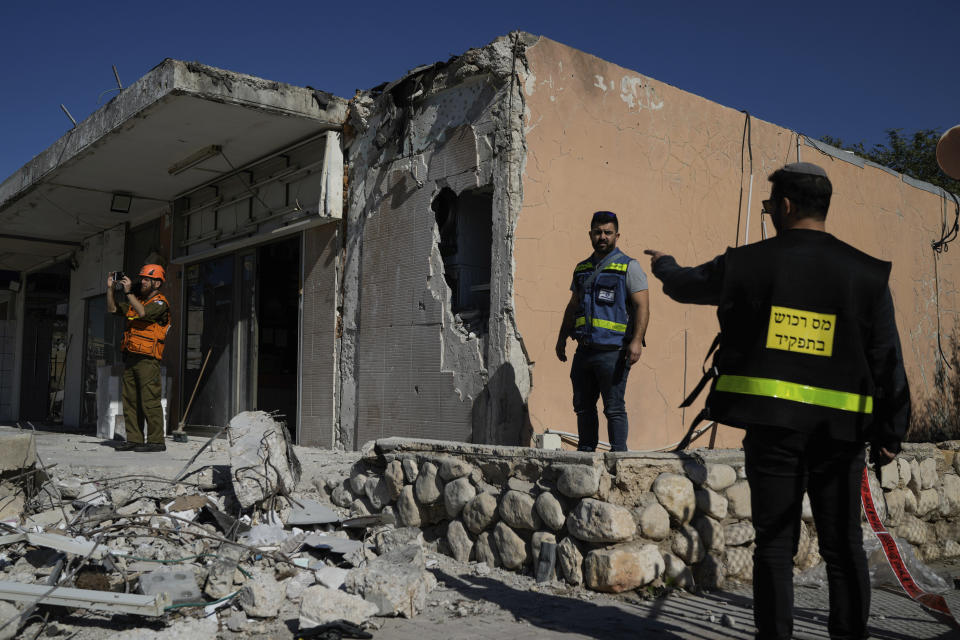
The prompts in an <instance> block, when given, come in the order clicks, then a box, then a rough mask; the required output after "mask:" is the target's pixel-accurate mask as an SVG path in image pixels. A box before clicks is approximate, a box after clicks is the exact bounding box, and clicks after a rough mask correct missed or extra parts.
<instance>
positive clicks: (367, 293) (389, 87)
mask: <svg viewBox="0 0 960 640" xmlns="http://www.w3.org/2000/svg"><path fill="white" fill-rule="evenodd" d="M797 160H803V161H812V162H817V163H819V164H821V165H822V166H824V167H825V168H826V169H827V171H828V173H829V175H830V177H831V180H832V181H833V183H834V188H835V195H834V200H833V206H832V211H831V216H830V219H829V228H830V230H831V232H832V233H834V234H835V235H836V236H838V237H839V238H841V239H843V240H846V241H848V242H850V243H851V244H854V245H855V246H857V247H859V248H861V249H863V250H864V251H867V252H869V253H871V254H873V255H876V256H878V257H881V258H883V259H886V260H892V261H893V264H894V268H893V273H892V276H891V289H892V291H893V297H894V301H895V304H896V308H897V314H898V324H899V326H900V329H901V334H902V336H901V337H902V340H903V344H904V356H905V360H906V364H907V371H908V375H909V376H910V378H911V380H913V381H914V384H913V389H914V393H915V394H918V397H917V399H921V398H922V397H923V394H924V393H926V392H927V391H925V390H928V389H930V388H932V383H933V380H934V378H935V377H936V375H937V372H938V371H940V370H942V367H943V366H944V363H943V359H942V357H941V347H940V345H946V344H948V342H949V340H948V334H949V332H950V330H951V329H952V327H953V324H954V323H955V322H956V320H957V312H958V310H960V299H958V297H957V289H958V276H960V264H958V263H957V258H956V256H955V252H954V253H949V252H944V253H937V252H934V251H931V249H930V246H931V241H934V240H936V239H937V238H938V237H939V234H940V229H941V223H942V221H943V220H945V219H948V218H949V220H952V215H953V200H952V199H950V198H949V196H948V194H946V193H945V192H943V191H942V190H940V189H939V188H938V187H933V186H931V185H929V184H926V183H922V182H918V181H915V180H912V179H911V178H908V177H906V176H902V175H900V174H897V173H895V172H892V171H890V170H889V169H886V168H884V167H881V166H878V165H875V164H873V163H870V162H866V161H864V160H863V159H861V158H858V157H856V156H855V155H853V154H850V153H847V152H844V151H840V150H838V149H834V148H831V147H828V146H826V145H824V144H823V143H820V142H818V141H815V140H811V139H809V138H807V137H806V136H804V135H803V134H802V133H798V132H794V131H790V130H788V129H785V128H783V127H779V126H777V125H774V124H771V123H768V122H764V121H761V120H758V119H756V118H752V117H751V116H750V115H749V114H745V113H744V112H740V111H737V110H734V109H731V108H728V107H724V106H722V105H718V104H716V103H713V102H710V101H709V100H706V99H704V98H701V97H698V96H696V95H693V94H690V93H688V92H685V91H682V90H680V89H677V88H675V87H672V86H670V85H668V84H664V83H662V82H660V81H657V80H654V79H652V78H649V77H646V76H644V75H642V74H641V73H639V72H636V71H631V70H628V69H624V68H622V67H619V66H617V65H615V64H613V63H610V62H606V61H603V60H600V59H598V58H596V57H594V56H591V55H589V54H586V53H583V52H580V51H577V50H575V49H572V48H570V47H567V46H564V45H562V44H560V43H557V42H554V41H551V40H549V39H547V38H543V37H538V36H532V35H530V34H525V33H513V34H510V35H509V36H504V37H502V38H498V39H497V40H496V41H494V42H493V43H491V44H490V45H488V46H486V47H483V48H479V49H474V50H470V51H468V52H467V53H465V54H463V55H461V56H459V57H456V58H453V59H451V60H449V61H446V62H441V63H436V64H433V65H429V66H424V67H419V68H417V69H414V70H412V71H411V72H410V73H408V74H407V75H406V76H404V77H402V78H399V79H397V80H394V81H392V82H389V83H386V84H384V85H381V86H379V87H376V88H373V89H370V90H368V91H361V92H358V94H357V95H356V96H354V97H353V98H352V99H350V100H346V99H343V98H339V97H336V96H332V95H329V94H326V93H323V92H319V91H314V90H312V89H307V88H300V87H293V86H289V85H285V84H282V83H276V82H270V81H267V80H262V79H259V78H253V77H250V76H245V75H242V74H238V73H234V72H228V71H222V70H219V69H213V68H211V67H206V66H203V65H199V64H196V63H184V62H179V61H174V60H166V61H164V62H163V63H161V64H160V65H158V66H157V67H156V68H154V69H153V70H151V71H150V72H149V73H148V74H147V75H145V76H144V77H143V78H141V79H140V80H138V81H137V82H136V83H134V84H133V85H131V86H129V87H127V88H126V89H124V90H123V91H122V92H120V93H119V94H118V95H117V96H116V97H115V98H114V99H113V100H111V101H110V102H109V103H108V104H107V105H105V106H104V107H102V108H101V109H100V110H98V111H97V112H95V113H94V114H93V115H91V116H90V117H89V118H87V119H86V120H84V121H83V122H81V123H80V124H78V125H77V126H76V127H75V128H74V129H71V130H70V131H68V132H67V133H66V134H65V135H64V136H63V137H62V138H61V139H60V140H58V141H57V142H56V143H55V144H54V145H53V146H51V147H50V148H49V149H47V150H46V151H44V152H43V153H41V154H40V155H38V156H37V157H36V158H34V159H33V160H32V161H31V162H29V163H28V164H26V165H25V166H24V167H23V168H22V169H20V170H19V171H18V172H17V173H15V174H14V175H12V176H10V177H9V178H7V179H6V180H5V181H4V182H3V183H2V184H0V225H2V233H0V289H2V291H0V374H2V379H0V420H7V421H15V420H31V421H34V422H38V421H39V422H53V423H62V424H63V425H65V426H67V427H72V428H80V429H86V430H89V431H93V430H98V431H99V432H100V433H102V434H103V435H104V436H109V435H112V434H113V433H114V432H115V431H117V430H122V427H121V424H120V423H122V416H120V415H118V413H119V407H118V405H119V402H118V400H119V393H118V388H117V384H118V383H117V376H118V374H119V371H120V368H119V351H118V344H119V333H120V331H121V329H122V328H121V326H120V324H119V321H118V320H117V319H115V318H111V317H107V316H106V313H105V309H106V304H105V292H104V285H105V280H106V275H107V273H108V272H110V271H117V270H122V271H125V272H127V273H135V272H136V271H137V269H138V267H139V265H140V264H142V263H143V262H144V261H145V259H146V257H147V256H148V255H151V254H154V253H159V254H160V255H161V256H162V257H163V259H164V260H165V261H166V262H167V264H168V271H167V273H168V277H167V284H166V288H165V290H164V293H165V295H166V296H167V297H168V298H169V299H170V302H171V306H172V308H173V310H174V313H175V316H174V328H173V329H172V331H171V334H170V338H169V341H168V346H167V355H166V357H165V360H164V365H165V370H166V375H165V380H166V387H165V397H166V402H167V424H168V429H170V428H172V427H173V426H175V425H176V424H177V422H178V421H179V420H180V419H181V417H182V416H183V413H184V411H185V409H186V407H187V404H188V402H189V399H190V397H191V395H192V391H193V389H194V388H195V387H196V389H197V392H196V398H195V400H194V402H193V405H192V407H191V409H190V413H189V415H187V416H186V424H187V426H188V429H192V430H195V431H202V430H204V429H209V428H210V427H220V426H223V425H225V424H227V422H228V421H229V420H230V418H231V417H232V416H233V415H235V414H236V413H238V412H240V411H244V410H253V409H260V410H265V411H272V412H276V413H278V414H280V415H282V416H283V417H284V419H285V421H286V424H287V428H288V429H289V431H290V435H291V436H292V438H293V439H294V440H295V441H296V442H297V443H298V444H301V445H308V446H319V447H328V448H329V447H343V448H346V449H355V448H358V447H359V446H360V445H361V444H362V443H364V442H366V441H369V440H373V439H377V438H382V437H387V436H407V437H415V438H438V439H447V440H458V441H468V442H474V443H496V444H527V443H529V442H530V441H531V439H532V438H533V436H534V435H535V434H539V433H544V432H546V431H547V430H554V431H560V432H568V433H575V432H576V428H575V418H574V414H573V411H572V406H571V401H570V396H571V393H570V382H569V379H568V374H569V364H563V363H560V362H559V361H557V359H556V356H555V355H554V343H555V340H556V335H557V330H558V328H559V324H560V320H561V316H562V312H563V307H564V305H565V302H566V300H567V299H568V298H569V284H570V276H571V273H572V269H573V266H574V264H575V263H576V262H577V261H579V260H581V259H582V258H584V257H585V256H586V255H587V254H589V252H590V249H589V244H588V241H587V234H586V231H587V227H588V221H589V215H590V214H591V213H592V212H593V211H595V210H598V209H606V210H612V211H616V212H617V213H618V215H619V216H620V230H621V234H622V238H621V243H620V246H621V248H623V250H624V251H625V252H626V253H627V254H628V255H631V256H633V257H635V258H636V257H640V256H642V251H643V249H645V248H655V249H659V250H662V251H667V252H671V253H673V254H674V255H675V256H676V257H677V259H678V260H679V261H680V262H681V263H685V264H698V263H700V262H703V261H706V260H708V259H710V258H712V257H713V256H715V255H717V254H718V253H721V252H723V251H724V250H725V249H726V247H727V246H734V245H738V244H744V243H748V242H752V241H756V240H759V239H761V237H763V234H764V232H765V230H764V228H763V227H762V222H761V220H760V218H761V216H759V214H758V211H759V206H760V200H761V199H762V197H763V195H764V194H765V193H766V190H767V188H768V187H767V182H766V177H767V175H768V174H769V173H771V172H772V171H773V170H775V169H776V168H778V167H780V166H782V165H783V164H784V163H785V162H791V161H797ZM751 213H752V216H751ZM770 232H771V233H772V229H771V230H770ZM644 267H645V268H646V263H644ZM651 307H652V312H651V323H650V327H649V330H648V333H647V345H648V346H647V348H646V349H645V350H644V353H643V357H642V359H641V366H639V367H637V368H635V370H634V372H633V374H632V375H631V377H630V383H629V388H628V392H627V409H628V411H629V414H630V417H631V422H632V428H631V431H630V439H629V445H630V447H631V448H634V449H651V448H659V447H665V446H668V445H670V444H672V443H675V442H676V441H677V440H679V439H680V436H681V435H682V433H683V431H684V428H685V425H684V421H685V420H686V419H688V418H689V417H691V416H687V415H685V413H684V412H683V411H682V410H681V409H679V408H678V405H679V403H680V401H681V399H682V397H683V395H684V392H685V391H686V390H689V389H690V388H692V386H693V385H694V384H695V383H696V381H697V380H698V379H699V376H700V373H699V371H698V370H697V368H698V367H699V365H700V362H701V361H702V359H703V354H704V353H705V352H706V349H707V346H708V345H709V343H710V341H711V340H712V338H713V336H714V334H715V332H716V319H715V314H714V311H713V310H712V309H709V308H692V307H689V306H681V305H677V304H673V303H671V302H669V301H668V300H667V299H666V298H665V297H664V296H662V295H661V294H660V292H659V286H658V285H657V284H656V283H653V286H652V292H651ZM208 358H209V360H208ZM205 363H207V365H206V368H205V367H204V364H205ZM201 372H203V375H202V376H201ZM198 380H199V383H198ZM738 442H739V432H737V431H733V430H728V429H720V430H719V431H718V432H717V433H716V434H715V440H714V443H715V444H717V445H719V446H723V445H734V444H737V443H738Z"/></svg>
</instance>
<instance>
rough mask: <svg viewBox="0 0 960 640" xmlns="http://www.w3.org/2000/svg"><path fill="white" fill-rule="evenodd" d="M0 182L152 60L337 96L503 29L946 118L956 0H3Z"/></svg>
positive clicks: (815, 102)
mask: <svg viewBox="0 0 960 640" xmlns="http://www.w3.org/2000/svg"><path fill="white" fill-rule="evenodd" d="M0 25H2V26H3V36H2V37H0V60H3V62H4V69H3V71H2V72H0V73H2V75H0V79H2V83H0V86H2V89H0V181H2V180H3V179H5V178H6V177H7V176H9V175H10V174H12V173H13V172H14V171H16V170H17V169H18V168H19V167H20V166H22V165H23V164H24V163H26V162H28V161H29V160H30V159H31V158H32V157H33V156H35V155H36V154H38V153H40V152H41V151H43V150H44V149H45V148H47V147H48V146H49V145H50V144H52V143H53V142H54V141H56V140H57V138H59V137H60V136H62V135H63V134H64V133H65V132H66V131H67V130H68V129H69V127H70V122H69V121H68V120H67V118H66V116H64V115H63V113H62V112H61V111H60V103H61V102H62V103H64V104H65V105H66V106H67V108H68V109H69V110H70V111H71V113H72V114H73V116H74V117H75V118H76V119H77V120H78V121H79V120H82V119H83V118H85V117H87V116H88V115H90V114H91V113H92V112H94V111H95V110H96V109H97V101H98V98H99V99H100V104H101V105H102V104H103V103H104V102H106V101H107V100H109V99H110V97H111V96H112V95H113V94H111V93H108V94H106V95H104V96H102V97H101V96H100V94H101V92H103V91H105V90H108V89H110V88H111V87H114V86H115V84H114V79H113V72H112V71H111V69H110V65H111V64H115V65H117V68H118V70H119V73H120V79H121V80H122V81H123V83H124V85H127V84H130V83H132V82H133V81H135V80H136V79H137V78H139V77H140V76H142V75H143V74H144V73H146V72H147V71H149V70H150V69H151V68H152V67H153V66H155V65H156V64H158V63H159V62H160V61H161V60H163V59H164V58H167V57H170V58H179V59H183V60H197V61H199V62H203V63H205V64H209V65H213V66H217V67H221V68H226V69H230V70H233V71H240V72H244V73H249V74H252V75H257V76H261V77H264V78H268V79H271V80H280V81H284V82H289V83H292V84H297V85H310V86H313V87H316V88H319V89H324V90H327V91H331V92H333V93H336V94H338V95H340V96H343V97H347V98H349V97H350V96H352V95H353V93H354V90H355V89H358V88H369V87H372V86H375V85H377V84H379V83H381V82H384V81H389V80H393V79H395V78H397V77H398V76H400V75H402V74H403V73H404V72H405V71H407V70H408V69H410V68H413V67H416V66H418V65H421V64H425V63H431V62H435V61H437V60H445V59H447V58H448V57H450V56H451V55H457V54H460V53H462V52H464V51H466V50H467V49H469V48H471V47H477V46H482V45H484V44H486V43H488V42H489V41H491V40H493V39H494V38H496V37H497V36H498V35H503V34H506V33H508V32H510V31H512V30H514V29H523V30H525V31H529V32H531V33H534V34H538V35H544V36H547V37H549V38H552V39H554V40H557V41H560V42H563V43H564V44H567V45H570V46H573V47H576V48H578V49H581V50H584V51H587V52H589V53H592V54H594V55H597V56H599V57H601V58H604V59H606V60H610V61H612V62H615V63H617V64H620V65H622V66H624V67H627V68H629V69H632V70H635V71H638V72H640V73H641V74H643V75H646V76H649V77H652V78H654V79H656V80H658V81H661V82H665V83H668V84H671V85H674V86H676V87H679V88H681V89H684V90H687V91H690V92H692V93H696V94H698V95H701V96H704V97H706V98H709V99H711V100H714V101H716V102H719V103H721V104H724V105H726V106H729V107H732V108H736V109H747V110H749V111H750V112H751V113H752V114H753V115H755V116H756V117H758V118H761V119H764V120H768V121H771V122H774V123H776V124H779V125H782V126H785V127H789V128H791V129H794V130H799V131H801V132H802V133H804V134H806V135H809V136H811V137H820V136H822V135H824V134H829V135H833V136H836V137H840V138H842V139H844V140H845V141H850V142H856V141H863V142H866V143H867V144H868V145H871V144H873V143H877V142H883V141H884V140H885V135H884V131H885V130H886V129H888V128H893V127H902V128H904V129H906V130H907V131H912V130H915V129H921V128H938V129H941V130H942V129H945V128H948V127H951V126H953V125H955V124H958V123H960V82H957V80H956V78H957V77H958V70H957V66H956V65H957V61H958V59H960V55H958V52H957V49H956V46H955V42H956V32H957V27H958V25H960V2H957V1H956V0H938V1H932V0H916V1H914V2H909V3H907V2H898V3H894V2H889V1H888V0H877V1H874V2H860V1H847V0H834V1H833V2H820V1H819V0H817V1H812V2H797V1H794V2H790V3H785V2H773V1H770V0H768V1H767V2H753V1H749V2H736V0H734V1H728V2H716V1H714V2H705V1H684V0H674V1H673V2H663V1H662V0H661V1H658V2H639V1H636V2H613V1H609V0H591V1H590V2H568V1H565V0H555V1H553V2H523V1H522V0H516V1H514V2H509V1H506V2H504V1H500V0H487V1H485V2H472V3H464V2H453V1H451V2H434V1H432V0H423V1H420V2H415V3H401V2H381V1H380V0H376V1H369V2H363V1H361V0H352V1H350V2H335V3H334V2H329V1H328V2H317V1H314V2H281V1H275V2H263V1H261V2H249V1H248V0H237V1H235V2H231V3H227V2H223V3H207V2H202V1H196V2H178V1H176V0H170V1H164V2H125V3H116V2H92V3H78V2H71V3H64V2H42V1H39V2H22V1H20V2H18V1H15V0H8V1H7V2H4V3H2V6H0Z"/></svg>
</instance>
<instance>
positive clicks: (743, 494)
mask: <svg viewBox="0 0 960 640" xmlns="http://www.w3.org/2000/svg"><path fill="white" fill-rule="evenodd" d="M727 503H728V508H729V510H730V511H729V514H730V515H731V516H733V517H734V518H737V519H738V520H748V519H750V516H751V514H752V513H753V511H752V510H751V509H750V485H748V484H747V481H746V480H741V481H740V482H737V483H735V484H734V485H733V486H731V487H728V488H727Z"/></svg>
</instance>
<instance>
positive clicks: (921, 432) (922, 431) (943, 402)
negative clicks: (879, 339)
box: [906, 328, 960, 442]
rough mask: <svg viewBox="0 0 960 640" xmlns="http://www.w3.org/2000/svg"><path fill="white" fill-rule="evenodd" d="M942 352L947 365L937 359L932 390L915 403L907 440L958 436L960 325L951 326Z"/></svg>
mask: <svg viewBox="0 0 960 640" xmlns="http://www.w3.org/2000/svg"><path fill="white" fill-rule="evenodd" d="M948 347H949V348H948ZM944 352H945V353H944V355H945V356H946V358H947V360H948V361H949V363H950V368H947V366H946V365H945V364H944V363H943V360H942V359H938V360H937V373H936V376H935V377H934V388H933V391H932V392H931V393H930V395H929V396H927V398H926V399H925V400H924V401H923V403H922V404H919V405H915V406H914V408H913V415H912V416H911V419H910V428H909V429H908V430H907V437H906V440H907V442H942V441H944V440H960V355H958V353H960V328H957V329H954V331H953V335H951V336H950V340H949V345H944ZM938 358H939V356H938Z"/></svg>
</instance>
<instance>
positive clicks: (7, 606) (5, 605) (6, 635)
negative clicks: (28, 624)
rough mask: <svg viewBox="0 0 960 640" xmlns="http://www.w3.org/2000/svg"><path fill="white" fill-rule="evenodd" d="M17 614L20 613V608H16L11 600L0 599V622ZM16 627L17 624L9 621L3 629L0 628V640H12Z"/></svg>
mask: <svg viewBox="0 0 960 640" xmlns="http://www.w3.org/2000/svg"><path fill="white" fill-rule="evenodd" d="M17 615H20V610H19V609H17V608H16V607H15V606H14V605H13V603H12V602H7V601H6V600H0V624H2V623H3V622H6V621H7V620H9V619H11V618H13V617H14V616H17ZM21 622H22V621H21ZM18 629H19V625H18V624H16V623H14V622H11V623H10V624H8V625H7V626H6V627H4V628H3V629H0V640H12V638H16V637H17V630H18Z"/></svg>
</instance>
